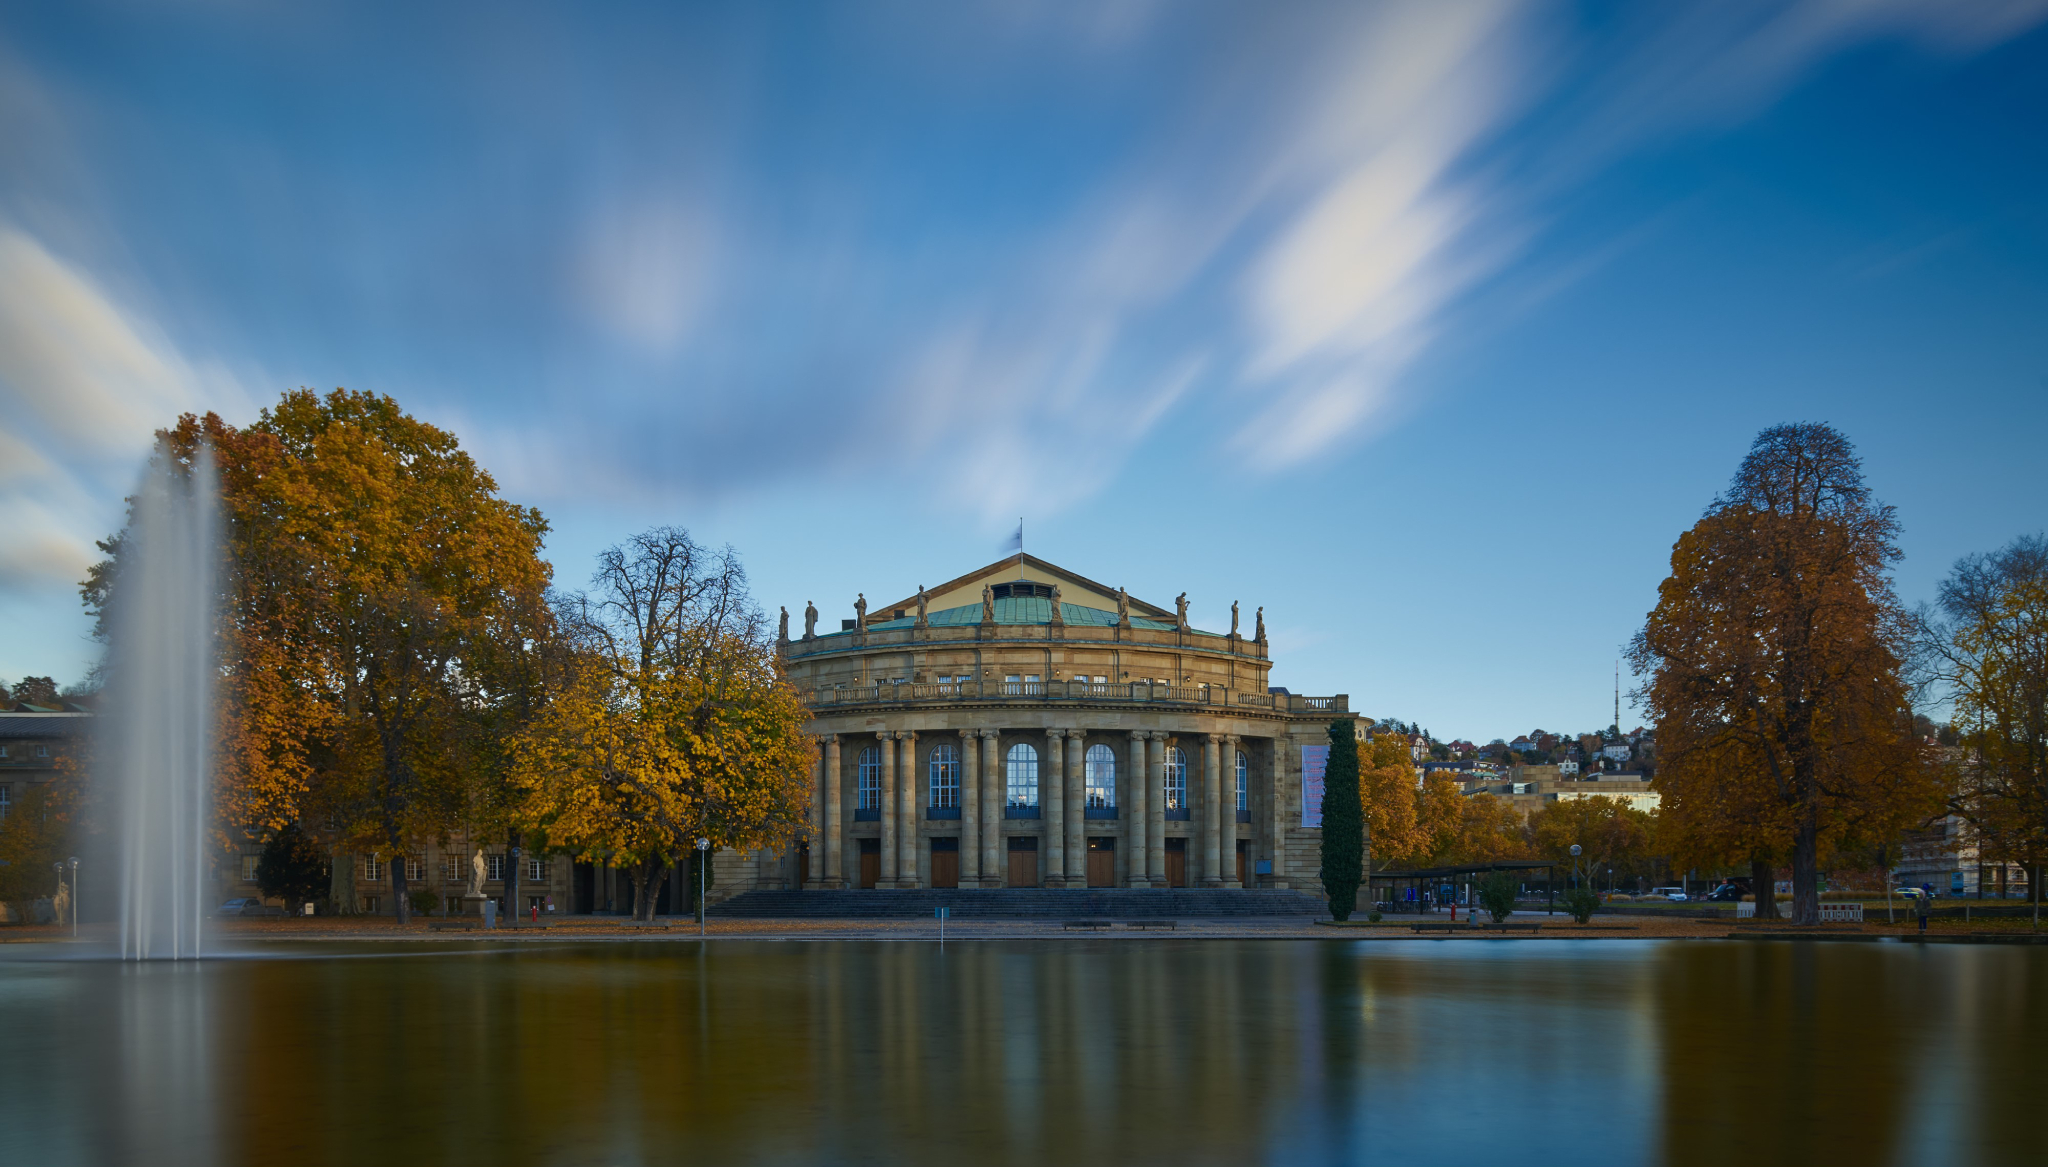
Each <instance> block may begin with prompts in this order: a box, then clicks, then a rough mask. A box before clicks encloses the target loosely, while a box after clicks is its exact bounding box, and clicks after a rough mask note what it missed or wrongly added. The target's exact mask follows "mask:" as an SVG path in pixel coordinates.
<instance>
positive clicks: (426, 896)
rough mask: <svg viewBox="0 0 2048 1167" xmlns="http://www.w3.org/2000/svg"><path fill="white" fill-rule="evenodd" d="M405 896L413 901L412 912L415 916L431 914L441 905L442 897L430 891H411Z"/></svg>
mask: <svg viewBox="0 0 2048 1167" xmlns="http://www.w3.org/2000/svg"><path fill="white" fill-rule="evenodd" d="M405 898H406V899H409V900H411V901H412V914H413V915H415V916H431V915H433V914H434V911H435V909H437V908H439V907H440V906H441V897H440V896H437V895H435V894H434V893H433V892H430V891H423V890H414V891H409V892H407V893H405Z"/></svg>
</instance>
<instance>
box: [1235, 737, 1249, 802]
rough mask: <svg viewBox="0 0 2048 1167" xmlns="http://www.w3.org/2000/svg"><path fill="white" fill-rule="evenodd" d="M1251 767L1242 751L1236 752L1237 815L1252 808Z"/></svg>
mask: <svg viewBox="0 0 2048 1167" xmlns="http://www.w3.org/2000/svg"><path fill="white" fill-rule="evenodd" d="M1251 790H1252V766H1251V762H1250V761H1249V760H1248V759H1246V758H1245V756H1244V751H1243V750H1239V751H1237V813H1239V814H1243V813H1244V812H1246V811H1248V810H1250V809H1251V808H1252V803H1251V797H1252V795H1251Z"/></svg>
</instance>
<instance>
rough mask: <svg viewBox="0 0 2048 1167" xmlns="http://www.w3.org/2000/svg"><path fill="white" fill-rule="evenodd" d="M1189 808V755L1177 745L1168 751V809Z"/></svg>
mask: <svg viewBox="0 0 2048 1167" xmlns="http://www.w3.org/2000/svg"><path fill="white" fill-rule="evenodd" d="M1187 808H1188V755H1187V751H1185V750H1183V749H1181V748H1180V747H1179V746H1175V747H1173V748H1172V749H1170V750H1168V751H1166V809H1168V810H1186V809H1187Z"/></svg>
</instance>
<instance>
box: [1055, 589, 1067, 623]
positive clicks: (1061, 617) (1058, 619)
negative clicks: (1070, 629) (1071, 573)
mask: <svg viewBox="0 0 2048 1167" xmlns="http://www.w3.org/2000/svg"><path fill="white" fill-rule="evenodd" d="M1052 622H1053V623H1054V624H1065V623H1066V622H1067V620H1066V617H1065V616H1064V615H1062V614H1061V612H1060V585H1058V584H1054V585H1052Z"/></svg>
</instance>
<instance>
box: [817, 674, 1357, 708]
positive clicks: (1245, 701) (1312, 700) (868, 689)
mask: <svg viewBox="0 0 2048 1167" xmlns="http://www.w3.org/2000/svg"><path fill="white" fill-rule="evenodd" d="M936 701H1034V702H1037V701H1110V702H1117V703H1129V704H1138V705H1145V704H1165V705H1224V706H1230V705H1235V706H1239V707H1243V708H1248V709H1272V710H1276V711H1279V712H1283V713H1293V712H1303V713H1323V712H1344V711H1345V710H1346V707H1347V706H1348V705H1349V703H1350V701H1349V698H1348V697H1346V696H1343V695H1339V696H1336V697H1297V696H1294V695H1292V694H1287V693H1243V692H1236V693H1234V692H1232V691H1231V690H1228V689H1225V688H1223V687H1221V686H1218V685H1167V684H1160V683H1157V682H1150V681H1130V682H1119V683H1116V684H1104V683H1100V682H1095V681H945V682H936V683H933V682H921V681H879V682H876V683H874V684H869V685H839V686H835V687H833V688H829V689H813V690H811V691H810V693H809V694H807V695H806V697H805V703H806V704H807V705H809V706H811V707H812V708H814V709H816V708H829V707H834V706H847V705H908V704H912V703H920V702H936Z"/></svg>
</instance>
